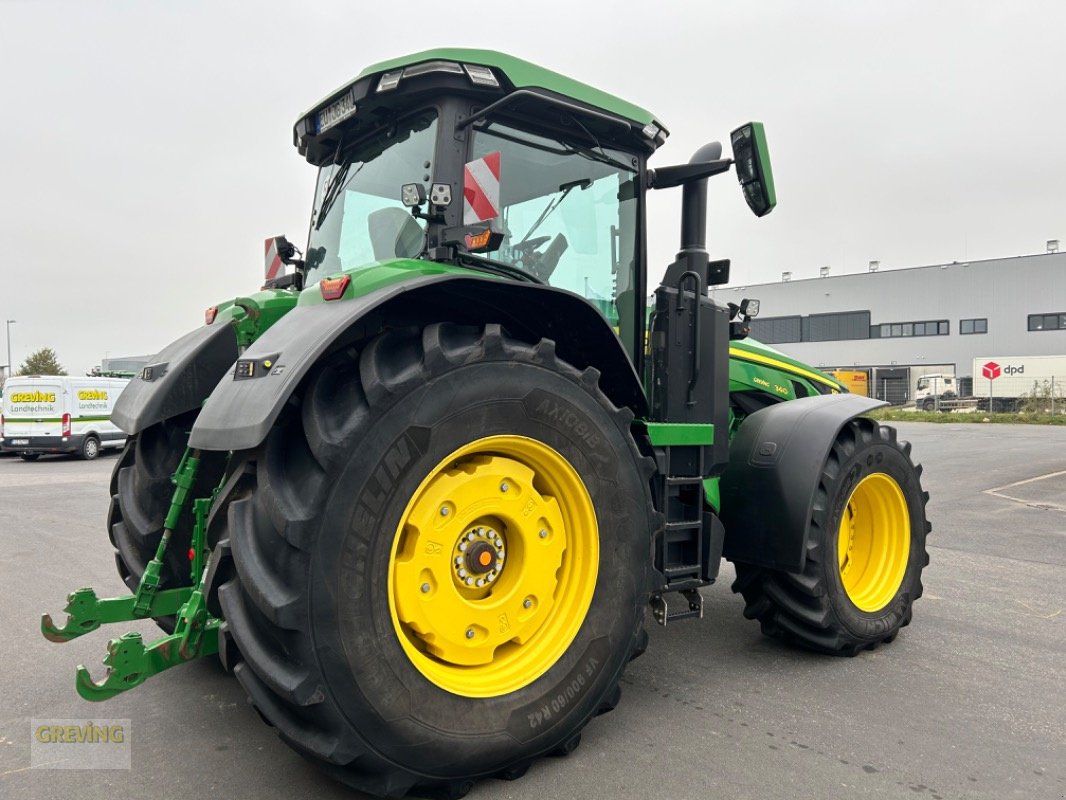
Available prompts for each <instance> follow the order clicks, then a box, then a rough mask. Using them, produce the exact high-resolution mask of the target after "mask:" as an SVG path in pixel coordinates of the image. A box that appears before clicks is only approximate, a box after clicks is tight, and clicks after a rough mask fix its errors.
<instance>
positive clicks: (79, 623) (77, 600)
mask: <svg viewBox="0 0 1066 800" xmlns="http://www.w3.org/2000/svg"><path fill="white" fill-rule="evenodd" d="M191 594H192V587H191V586H182V587H181V588H178V589H165V590H163V591H161V592H156V593H155V595H154V596H153V597H152V602H151V605H150V606H149V608H148V609H147V613H145V614H142V613H138V610H137V598H136V596H135V595H129V596H128V597H114V598H107V599H104V600H101V599H99V598H98V597H97V596H96V592H95V591H93V590H92V589H76V590H75V591H73V592H71V593H70V594H69V595H67V605H66V608H64V609H63V610H64V611H65V612H66V614H67V621H66V623H65V624H64V625H63V627H62V628H57V627H56V625H55V623H54V622H53V621H52V615H51V614H42V615H41V633H42V634H43V635H44V638H45V639H47V640H48V641H50V642H60V643H62V642H69V641H70V640H71V639H76V638H77V637H79V636H82V635H84V634H86V633H89V632H90V631H95V630H96V629H97V628H99V627H100V626H101V625H106V624H107V623H109V622H129V621H132V620H135V619H144V618H145V617H146V616H147V617H167V616H171V615H172V614H177V613H178V611H180V610H181V607H182V606H183V605H185V603H186V602H187V601H188V600H189V595H191Z"/></svg>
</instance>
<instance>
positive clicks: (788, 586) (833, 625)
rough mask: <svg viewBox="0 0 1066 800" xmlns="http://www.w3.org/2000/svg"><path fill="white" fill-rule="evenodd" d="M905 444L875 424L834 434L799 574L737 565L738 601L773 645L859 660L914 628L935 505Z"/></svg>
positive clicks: (854, 424)
mask: <svg viewBox="0 0 1066 800" xmlns="http://www.w3.org/2000/svg"><path fill="white" fill-rule="evenodd" d="M910 451H911V447H910V444H909V443H906V442H903V443H901V442H898V441H897V439H896V431H895V429H893V428H890V427H887V426H880V425H878V424H877V423H876V422H874V421H873V420H869V419H863V418H860V419H854V420H851V421H850V422H848V423H847V424H846V425H845V426H844V427H843V429H841V431H840V433H839V434H837V438H836V441H835V442H834V443H833V446H832V449H831V450H830V452H829V455H828V456H827V457H826V461H825V464H824V465H823V467H822V473H821V480H820V482H819V485H818V489H817V493H816V495H815V498H814V504H813V513H812V516H811V523H810V534H809V538H808V542H807V558H806V563H805V565H804V568H803V571H802V572H798V573H794V572H783V571H781V570H774V569H768V568H766V567H759V566H755V565H752V564H745V563H742V562H737V563H736V565H735V566H736V570H737V579H736V581H735V582H734V583H733V591H734V592H739V593H741V594H742V595H743V596H744V601H745V607H744V616H745V617H747V618H748V619H753V620H758V621H759V623H760V625H761V626H762V631H763V633H764V634H766V635H767V636H772V637H775V638H779V639H783V640H785V641H787V642H790V643H792V644H796V645H799V646H801V647H804V648H807V649H811V650H817V651H819V652H823V653H830V654H833V655H844V656H853V655H856V654H857V653H859V652H860V651H862V650H865V649H868V648H871V647H876V646H877V645H878V644H880V643H881V642H890V641H892V640H893V639H894V638H895V637H896V635H897V634H898V633H899V630H900V628H902V627H903V626H905V625H907V624H909V623H910V621H911V614H912V609H911V607H912V605H913V603H914V601H915V600H917V599H918V598H919V597H921V595H922V581H921V576H922V569H923V568H924V567H925V566H926V565H927V564H928V563H929V555H928V553H927V551H926V546H925V541H926V534H928V532H929V530H930V525H929V523H928V522H927V521H926V518H925V504H926V501H927V500H928V498H929V495H928V493H927V492H924V491H923V490H922V486H921V472H922V470H921V467H920V466H916V465H915V464H914V463H913V462H912V461H911V459H910Z"/></svg>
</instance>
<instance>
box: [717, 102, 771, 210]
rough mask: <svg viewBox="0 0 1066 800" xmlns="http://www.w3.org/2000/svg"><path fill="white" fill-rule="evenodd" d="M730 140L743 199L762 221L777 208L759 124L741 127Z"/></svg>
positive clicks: (754, 123) (764, 139)
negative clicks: (762, 218)
mask: <svg viewBox="0 0 1066 800" xmlns="http://www.w3.org/2000/svg"><path fill="white" fill-rule="evenodd" d="M729 139H730V141H731V142H732V143H733V161H734V163H735V165H736V170H737V180H739V181H740V188H741V189H743V190H744V199H745V200H747V202H748V207H749V208H750V209H751V210H752V212H754V214H755V216H757V217H764V216H766V215H767V214H769V213H770V212H771V211H772V210H773V207H774V206H775V205H777V193H776V192H775V191H774V173H773V170H772V169H771V168H770V151H769V150H768V149H767V147H766V132H765V131H764V130H763V126H762V123H761V122H749V123H748V124H747V125H741V126H740V127H739V128H737V129H736V130H735V131H733V132H732V133H731V134H729Z"/></svg>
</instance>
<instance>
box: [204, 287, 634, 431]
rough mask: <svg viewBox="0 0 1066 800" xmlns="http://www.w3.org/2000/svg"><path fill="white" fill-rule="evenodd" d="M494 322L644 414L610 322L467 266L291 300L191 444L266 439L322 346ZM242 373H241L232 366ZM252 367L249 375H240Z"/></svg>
mask: <svg viewBox="0 0 1066 800" xmlns="http://www.w3.org/2000/svg"><path fill="white" fill-rule="evenodd" d="M445 321H448V322H456V323H459V324H472V325H476V324H485V323H489V322H492V323H499V324H501V325H503V326H504V327H505V328H506V329H507V330H508V332H509V333H510V334H511V335H513V336H516V337H518V338H521V339H525V340H528V341H536V340H537V339H540V338H547V339H553V340H554V341H555V342H556V350H557V352H558V353H559V355H560V356H561V357H562V358H563V359H564V360H566V361H567V362H569V363H570V364H573V365H574V366H575V367H577V368H578V369H584V368H585V367H589V366H591V367H595V368H597V369H598V370H599V371H600V373H601V378H600V386H601V388H602V389H603V391H604V393H605V394H606V395H607V396H608V397H609V398H610V399H611V401H612V402H614V403H615V405H618V406H620V407H629V408H631V409H632V410H633V412H634V414H636V415H638V416H644V415H646V413H647V400H646V398H645V395H644V389H643V386H642V384H641V382H640V379H639V378H638V377H637V374H636V371H635V370H634V368H633V364H632V362H631V361H630V360H629V356H628V355H627V354H626V352H625V349H624V348H623V346H622V343H621V341H620V340H619V339H618V337H617V336H615V334H614V332H613V331H612V330H611V328H610V326H609V325H608V323H607V320H606V319H605V318H604V317H603V316H602V315H601V314H600V313H599V311H597V310H596V308H595V307H594V306H593V305H592V304H591V303H589V302H588V301H586V300H584V299H583V298H581V297H579V296H577V295H575V294H573V293H571V292H567V291H564V290H561V289H554V288H552V287H549V286H541V285H538V284H528V283H518V282H516V281H504V280H498V279H494V278H481V277H476V276H469V275H464V274H454V273H452V274H443V275H442V274H434V275H424V274H423V275H419V276H416V277H413V278H410V279H407V280H403V281H401V282H399V283H396V284H392V285H390V286H386V287H383V288H381V289H377V290H375V291H372V292H369V293H367V294H365V295H361V296H358V297H355V298H353V299H351V300H338V301H333V302H328V303H320V304H316V305H298V306H297V307H296V308H295V309H293V310H292V311H291V312H289V313H288V314H287V315H286V316H285V317H283V318H282V319H281V320H279V321H278V322H277V323H276V324H275V325H274V326H273V327H271V328H270V329H269V330H268V331H267V332H266V333H264V334H263V335H262V336H261V337H260V338H259V339H257V340H256V341H255V343H254V344H253V345H252V346H251V347H249V348H248V349H247V350H246V351H245V352H244V353H243V355H242V356H241V358H240V360H239V361H238V363H237V365H236V366H237V368H236V369H235V370H234V372H233V374H232V375H229V376H226V377H225V378H224V379H223V380H222V381H221V382H220V383H219V384H218V386H216V387H215V389H214V391H212V392H211V395H210V397H209V398H208V401H207V404H206V405H205V406H204V409H203V411H202V412H201V413H200V416H199V417H198V418H197V420H196V424H195V426H194V427H193V430H192V435H191V436H190V438H189V444H190V446H191V447H196V448H200V449H204V450H245V449H250V448H253V447H256V446H257V445H258V444H259V443H260V442H262V441H263V439H264V438H266V435H267V432H268V431H269V430H270V428H271V426H272V425H273V424H274V421H275V420H276V419H277V417H278V415H279V414H280V413H281V409H282V407H283V406H284V405H285V403H286V401H287V400H288V399H289V397H290V396H291V395H292V394H293V392H294V391H295V390H296V388H297V386H298V385H299V383H300V381H301V380H302V379H303V378H304V376H305V375H306V374H307V373H308V371H309V370H310V369H311V367H312V366H313V365H314V364H315V362H316V361H318V360H319V359H320V358H321V357H322V356H323V355H324V354H326V353H327V352H330V351H331V350H334V349H337V348H339V347H346V346H349V345H352V344H355V343H357V342H358V341H359V340H361V339H365V338H367V337H369V336H373V335H374V334H375V333H376V332H378V331H380V330H381V329H382V328H383V327H384V326H386V325H388V326H390V327H399V326H408V325H416V326H417V325H425V324H427V323H430V322H445ZM239 372H242V373H243V374H238V373H239ZM248 372H250V373H251V377H246V374H247V373H248Z"/></svg>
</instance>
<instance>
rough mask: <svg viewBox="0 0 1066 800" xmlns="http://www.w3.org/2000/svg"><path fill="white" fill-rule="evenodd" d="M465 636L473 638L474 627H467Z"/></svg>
mask: <svg viewBox="0 0 1066 800" xmlns="http://www.w3.org/2000/svg"><path fill="white" fill-rule="evenodd" d="M466 638H467V639H473V638H474V629H473V628H467V629H466Z"/></svg>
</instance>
